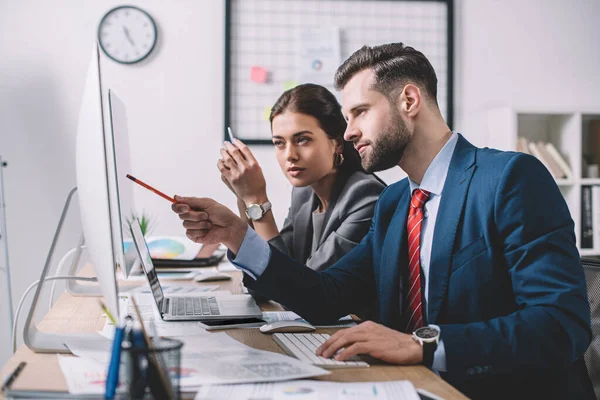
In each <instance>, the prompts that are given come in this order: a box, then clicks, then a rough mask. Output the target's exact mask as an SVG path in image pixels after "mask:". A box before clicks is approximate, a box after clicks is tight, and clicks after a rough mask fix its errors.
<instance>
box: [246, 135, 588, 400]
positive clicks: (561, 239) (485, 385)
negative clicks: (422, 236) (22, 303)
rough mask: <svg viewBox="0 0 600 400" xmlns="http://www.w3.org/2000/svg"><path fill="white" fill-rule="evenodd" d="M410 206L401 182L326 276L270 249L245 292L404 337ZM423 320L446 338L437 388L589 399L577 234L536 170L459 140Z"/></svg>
mask: <svg viewBox="0 0 600 400" xmlns="http://www.w3.org/2000/svg"><path fill="white" fill-rule="evenodd" d="M409 202H410V189H409V184H408V180H407V179H404V180H402V181H400V182H398V183H396V184H393V185H391V186H389V187H388V188H387V189H386V190H385V191H384V192H383V194H382V195H381V197H380V198H379V200H378V202H377V206H376V209H375V215H374V217H373V222H372V225H371V228H370V231H369V233H368V234H367V236H365V238H364V239H363V240H362V242H361V243H360V244H359V245H358V246H357V247H356V248H354V250H352V251H351V252H349V253H348V254H347V255H346V256H344V257H343V258H342V259H340V260H339V261H338V262H337V263H335V264H334V265H333V266H331V267H330V268H328V269H327V270H325V271H323V272H316V271H313V270H311V269H309V268H306V267H304V266H302V265H301V264H299V263H297V262H295V261H294V260H292V259H291V258H289V257H288V256H286V255H284V254H282V253H280V252H279V251H277V250H276V249H274V248H271V251H272V254H271V259H270V261H269V264H268V266H267V268H266V269H265V271H264V273H263V274H262V275H261V276H260V277H259V278H258V279H257V280H256V281H254V280H253V279H252V278H250V277H248V276H246V277H245V281H244V283H245V284H246V285H247V286H248V287H249V288H252V289H254V290H256V291H258V292H259V293H263V294H265V295H267V296H269V297H270V298H272V299H274V300H276V301H279V302H280V303H282V304H284V305H285V306H287V307H288V308H290V309H292V310H294V311H296V312H297V313H298V314H300V315H301V316H303V317H305V318H307V319H308V320H309V321H312V322H314V323H320V322H330V321H332V320H333V319H336V318H339V317H341V316H343V315H346V314H350V313H354V312H355V311H356V310H358V309H360V306H361V305H363V304H367V302H370V301H375V303H376V304H378V310H377V312H378V321H379V322H380V323H382V324H384V325H386V326H388V327H390V328H393V329H396V330H398V331H401V330H402V329H403V327H404V326H405V325H406V316H403V315H402V310H403V306H402V301H403V298H404V295H405V291H406V286H407V285H406V283H405V281H406V272H407V264H408V256H407V243H406V242H407V232H406V218H407V215H408V205H409ZM427 319H428V321H427V322H428V323H430V324H437V325H439V326H440V328H441V337H442V339H443V341H444V346H445V351H446V362H447V372H446V373H443V374H442V377H444V378H445V379H446V380H448V381H449V382H450V383H451V384H453V385H455V386H456V387H457V388H458V389H459V390H462V391H463V392H464V393H465V394H467V395H468V396H470V397H473V398H485V399H489V398H510V399H515V398H551V399H554V398H557V399H559V398H560V399H563V398H564V399H567V398H569V399H576V398H593V397H590V396H593V394H592V392H591V383H590V380H589V377H588V375H587V371H586V369H585V365H584V363H583V353H584V352H585V350H586V349H587V346H588V344H589V343H590V340H591V329H590V309H589V304H588V299H587V293H586V285H585V277H584V273H583V268H582V265H581V261H580V257H579V253H578V251H577V248H576V245H575V235H574V224H573V220H572V219H571V216H570V213H569V210H568V208H567V205H566V203H565V201H564V199H563V197H562V195H561V193H560V191H559V189H558V187H557V185H556V183H555V182H554V180H553V178H552V177H551V175H550V174H549V173H548V171H547V170H546V168H545V167H544V166H543V165H542V164H541V163H540V162H539V161H538V160H537V159H536V158H534V157H531V156H529V155H525V154H522V153H515V152H501V151H497V150H492V149H487V148H484V149H481V148H476V147H475V146H473V145H471V144H470V143H469V142H468V141H467V140H466V139H464V138H463V137H462V136H460V137H459V139H458V142H457V145H456V148H455V150H454V154H453V156H452V160H451V163H450V167H449V171H448V176H447V178H446V182H445V185H444V189H443V192H442V198H441V202H440V206H439V211H438V216H437V222H436V225H435V231H434V237H433V247H432V251H431V261H430V272H429V299H428V303H427ZM530 396H532V397H530Z"/></svg>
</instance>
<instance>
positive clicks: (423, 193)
mask: <svg viewBox="0 0 600 400" xmlns="http://www.w3.org/2000/svg"><path fill="white" fill-rule="evenodd" d="M427 200H429V192H428V191H427V190H423V189H415V190H413V193H412V199H410V206H411V207H412V208H416V209H422V208H423V207H424V206H425V203H427Z"/></svg>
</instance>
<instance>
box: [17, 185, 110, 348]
mask: <svg viewBox="0 0 600 400" xmlns="http://www.w3.org/2000/svg"><path fill="white" fill-rule="evenodd" d="M76 191H77V188H73V189H71V191H70V192H69V195H68V196H67V200H66V201H65V205H64V207H63V211H62V214H61V216H60V220H59V222H58V226H57V228H56V232H55V233H54V237H53V238H52V244H51V245H50V250H49V251H48V255H47V257H46V263H45V264H44V268H43V269H42V275H41V276H40V281H39V284H38V285H37V288H36V290H35V295H34V297H33V301H32V303H31V307H30V309H29V313H28V314H27V320H26V321H25V326H24V328H23V340H24V342H25V344H26V345H27V347H29V348H30V349H31V350H33V351H34V352H36V353H71V351H70V350H69V348H68V347H67V346H66V345H65V341H74V340H77V341H85V342H91V341H94V342H98V341H100V340H102V339H103V337H102V336H101V335H100V334H98V333H96V332H89V333H88V332H78V333H49V332H42V331H40V330H38V329H37V326H36V324H35V320H34V317H35V312H36V310H37V308H38V306H39V302H40V293H41V292H42V287H43V286H44V281H45V280H46V275H47V274H48V270H49V269H50V263H51V261H52V256H53V254H54V248H55V247H56V242H57V240H58V236H59V234H60V231H61V229H62V226H63V223H64V220H65V217H66V215H67V211H68V209H69V204H70V203H71V199H72V198H73V195H74V194H75V192H76ZM96 286H98V288H99V285H96ZM96 290H97V291H98V295H100V290H99V289H96Z"/></svg>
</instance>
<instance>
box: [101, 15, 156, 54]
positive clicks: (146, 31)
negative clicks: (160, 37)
mask: <svg viewBox="0 0 600 400" xmlns="http://www.w3.org/2000/svg"><path fill="white" fill-rule="evenodd" d="M156 35H157V33H156V25H155V24H154V20H153V19H152V17H150V15H148V14H147V13H146V12H145V11H143V10H141V9H139V8H137V7H133V6H121V7H117V8H113V9H112V10H110V11H109V12H107V13H106V15H105V16H104V18H102V21H100V26H99V27H98V42H99V43H100V47H101V48H102V50H103V51H104V53H105V54H106V55H107V56H108V57H110V58H112V59H113V60H115V61H117V62H120V63H123V64H133V63H136V62H138V61H141V60H143V59H144V58H146V57H147V56H148V55H149V54H150V52H151V51H152V49H153V48H154V45H155V44H156Z"/></svg>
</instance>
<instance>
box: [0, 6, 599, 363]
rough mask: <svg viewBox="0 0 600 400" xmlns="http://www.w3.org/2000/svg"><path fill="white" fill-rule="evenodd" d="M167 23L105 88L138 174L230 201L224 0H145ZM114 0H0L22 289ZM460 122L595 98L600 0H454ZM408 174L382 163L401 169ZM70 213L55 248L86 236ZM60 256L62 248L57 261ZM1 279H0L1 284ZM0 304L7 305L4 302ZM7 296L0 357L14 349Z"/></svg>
mask: <svg viewBox="0 0 600 400" xmlns="http://www.w3.org/2000/svg"><path fill="white" fill-rule="evenodd" d="M127 3H128V4H135V5H139V6H140V7H142V8H144V9H145V10H146V11H148V12H149V13H150V14H151V15H153V16H154V18H155V20H156V22H157V24H158V26H159V44H158V48H157V49H155V52H154V53H153V56H151V57H150V59H148V60H146V61H145V62H143V63H142V64H141V65H133V66H122V65H119V64H116V63H114V62H112V61H110V60H108V59H106V58H103V65H102V67H103V79H104V83H105V87H110V88H112V89H113V90H114V91H115V92H116V93H117V94H118V95H119V97H120V98H121V99H122V100H123V101H124V102H125V104H126V105H127V108H128V117H129V130H130V136H131V143H130V146H131V148H132V149H133V150H132V169H133V173H134V174H136V175H138V176H139V177H140V178H141V179H145V180H147V181H149V182H150V183H152V184H153V185H155V186H156V187H158V188H160V189H162V190H163V191H165V192H167V193H178V194H189V195H198V196H211V197H215V198H216V199H218V200H221V201H223V202H225V203H226V204H228V205H230V206H233V205H234V203H233V199H232V197H231V196H230V195H229V193H228V192H227V190H226V188H225V187H224V186H223V184H222V183H221V182H220V179H219V174H218V171H217V170H216V166H215V165H216V161H217V158H218V157H219V154H218V149H219V147H220V143H221V129H222V119H223V117H222V116H223V66H224V63H223V59H224V50H223V19H224V15H223V0H172V1H167V0H162V1H161V0H143V1H141V0H138V1H132V2H127ZM117 4H120V2H117V1H109V0H94V1H85V2H84V1H79V0H70V1H69V0H53V1H51V2H47V1H41V0H37V1H35V0H18V1H17V0H0V154H1V155H2V156H3V158H5V159H6V160H7V161H8V162H9V167H8V168H7V169H5V171H4V177H5V181H6V182H5V191H6V193H5V196H6V203H7V213H8V218H7V220H8V221H7V224H8V237H9V246H10V261H11V269H12V284H13V296H14V301H15V302H16V301H18V299H19V297H20V295H21V294H22V292H23V290H24V289H25V287H26V286H27V285H28V284H29V283H30V282H32V281H33V280H35V279H37V277H38V276H39V273H40V270H41V267H42V264H43V261H44V258H45V255H46V252H47V250H48V248H49V246H50V240H51V237H52V234H53V232H54V229H55V226H56V223H57V221H58V218H59V214H60V210H61V207H62V204H63V202H64V199H65V197H66V195H67V192H68V190H69V189H70V188H71V187H72V186H74V185H75V171H74V165H75V158H74V148H75V131H76V125H77V115H78V110H79V104H80V99H81V93H82V90H83V82H84V79H85V73H86V70H87V63H88V61H89V57H90V52H91V45H92V43H93V41H94V39H95V35H96V29H97V24H98V22H99V20H100V18H101V17H102V15H103V13H104V12H106V11H107V10H108V9H110V8H111V7H113V6H114V5H117ZM456 15H457V21H456V39H455V40H456V54H455V58H456V71H457V74H456V84H455V92H456V114H455V115H456V124H455V128H456V129H458V130H460V131H462V132H464V133H465V135H466V136H467V138H469V139H470V140H472V141H473V142H474V143H476V144H479V145H485V144H486V142H487V130H486V129H487V128H486V123H487V121H486V119H485V111H486V110H487V109H488V108H489V107H495V106H500V105H511V104H518V105H522V106H524V105H534V106H537V107H544V106H547V107H553V108H556V107H571V108H576V107H583V106H586V107H588V108H591V107H596V108H597V109H600V96H597V93H600V76H598V74H597V73H595V72H596V71H597V70H598V68H597V66H598V65H600V47H599V46H598V45H597V43H596V42H597V38H598V37H600V27H599V24H598V23H597V21H598V17H600V3H598V2H597V1H596V0H577V1H566V0H562V1H560V0H552V1H547V0H546V1H544V0H528V1H523V0H503V1H496V0H457V1H456ZM254 151H255V154H256V156H257V158H258V159H259V161H260V162H261V165H262V166H263V170H264V172H265V175H266V177H267V181H268V184H269V186H268V189H269V196H270V198H271V200H272V201H273V203H274V206H275V207H274V208H275V216H276V218H277V220H279V221H281V220H282V218H283V217H284V215H285V213H286V211H287V204H288V196H289V184H288V183H287V181H286V180H285V178H284V177H283V175H282V174H281V172H280V170H279V167H278V166H277V165H276V162H275V160H274V157H273V156H272V150H271V149H270V148H266V147H261V148H256V149H255V150H254ZM399 175H400V174H399V173H398V172H397V171H396V172H391V173H387V174H385V176H386V177H387V178H388V179H390V180H392V179H394V178H396V177H398V176H399ZM135 193H136V203H137V206H138V208H139V209H142V208H144V209H146V210H147V211H150V212H151V213H152V214H153V215H154V216H155V218H156V219H157V221H158V224H157V226H156V230H155V232H156V233H159V234H173V235H178V234H182V232H183V231H182V228H181V226H180V223H179V221H178V219H177V218H176V217H175V216H174V215H172V214H171V211H170V209H169V204H168V203H165V201H164V200H162V199H160V198H159V197H157V196H155V195H152V194H151V193H148V192H145V191H143V189H137V188H136V192H135ZM78 224H79V219H78V217H77V215H76V213H75V214H74V215H73V216H72V218H70V219H69V221H68V223H67V227H66V228H65V234H64V235H63V236H62V239H61V241H60V242H59V248H58V250H57V255H58V257H60V256H61V255H62V254H64V253H65V251H66V250H67V249H68V248H70V247H72V246H74V245H75V244H76V242H77V238H78V235H79V226H78ZM57 261H58V258H55V262H57ZM0 287H1V286H0ZM2 307H4V308H2ZM5 318H6V308H5V301H4V299H3V298H2V297H1V296H0V364H3V363H4V360H5V359H6V358H7V356H8V355H9V346H8V342H9V340H8V334H7V330H6V329H4V326H5V321H6V319H5Z"/></svg>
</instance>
